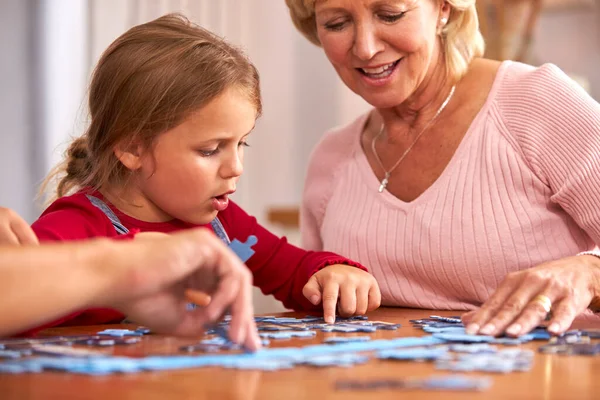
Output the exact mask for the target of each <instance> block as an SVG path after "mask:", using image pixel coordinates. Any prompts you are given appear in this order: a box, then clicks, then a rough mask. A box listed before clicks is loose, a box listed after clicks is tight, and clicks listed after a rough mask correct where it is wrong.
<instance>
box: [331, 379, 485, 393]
mask: <svg viewBox="0 0 600 400" xmlns="http://www.w3.org/2000/svg"><path fill="white" fill-rule="evenodd" d="M491 385H492V380H491V379H490V378H487V377H469V376H464V375H449V376H431V377H429V378H425V379H422V378H400V379H375V380H367V381H337V382H336V385H335V388H336V390H378V389H387V390H390V389H395V390H398V389H400V390H402V389H410V390H414V389H421V390H454V391H483V390H487V389H489V388H490V386H491Z"/></svg>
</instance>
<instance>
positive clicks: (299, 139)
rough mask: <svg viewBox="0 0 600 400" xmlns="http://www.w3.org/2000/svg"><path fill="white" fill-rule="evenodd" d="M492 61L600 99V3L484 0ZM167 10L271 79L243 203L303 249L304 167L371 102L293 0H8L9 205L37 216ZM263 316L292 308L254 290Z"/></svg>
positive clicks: (3, 100)
mask: <svg viewBox="0 0 600 400" xmlns="http://www.w3.org/2000/svg"><path fill="white" fill-rule="evenodd" d="M477 6H478V9H479V12H480V21H481V27H482V31H483V33H484V36H485V38H486V43H487V45H488V48H487V56H489V57H490V58H496V59H514V60H520V61H524V62H527V63H530V64H533V65H540V64H543V63H546V62H552V63H555V64H557V65H558V66H559V67H560V68H562V69H563V70H564V71H565V72H567V73H568V74H569V75H570V76H571V77H573V79H575V80H576V81H577V82H579V83H580V84H581V85H582V86H583V87H584V88H585V89H586V90H587V91H588V92H589V93H590V94H591V95H592V96H594V97H595V98H596V100H599V99H600V1H595V0H508V1H507V0H484V1H481V0H480V1H478V2H477ZM169 12H181V13H183V14H185V15H186V16H187V17H188V18H190V19H191V20H192V21H194V22H196V23H199V24H200V25H202V26H204V27H205V28H208V29H210V30H212V31H214V32H215V33H218V34H220V35H222V36H224V37H225V38H227V39H228V40H229V41H231V42H233V43H235V44H237V45H240V46H242V47H243V48H244V49H245V50H246V52H247V54H248V55H249V56H250V58H251V59H252V61H253V62H254V63H255V65H256V66H257V68H258V70H259V72H260V74H261V81H262V93H263V99H264V112H263V116H262V117H261V119H260V120H259V122H258V124H257V127H256V129H255V131H254V133H253V135H252V136H251V139H250V144H251V146H252V147H251V148H250V149H249V151H248V152H247V156H246V162H245V172H244V176H243V178H242V180H241V181H240V184H239V186H238V191H237V192H236V194H235V197H234V199H235V200H236V201H237V202H238V203H239V204H240V205H241V206H242V207H243V208H244V209H245V210H246V211H248V212H249V213H250V214H253V215H255V216H256V217H257V218H258V220H259V221H260V222H261V223H262V224H263V225H265V226H267V227H268V228H269V229H271V230H273V231H274V232H275V233H277V234H279V235H286V236H288V238H289V240H290V242H292V243H294V244H299V243H298V242H299V240H298V239H299V235H298V227H297V220H298V205H299V203H300V199H301V193H302V187H303V181H304V176H305V170H306V164H307V161H308V158H309V155H310V152H311V149H312V148H313V147H314V145H315V144H316V143H317V141H318V140H319V138H320V137H321V135H322V134H323V133H324V132H325V131H326V130H327V129H330V128H332V127H334V126H336V125H341V124H345V123H348V122H350V121H351V120H352V119H354V118H356V117H357V116H358V115H359V114H360V113H362V112H364V111H366V110H368V106H367V105H366V104H365V103H364V102H362V100H360V99H359V98H358V97H357V96H355V95H353V94H352V93H350V92H349V90H348V89H346V87H345V86H344V85H343V84H341V82H340V81H339V79H338V78H337V75H336V74H335V72H334V71H333V68H331V66H330V65H329V63H328V61H327V60H326V58H325V56H324V54H323V52H322V51H321V50H320V49H319V48H317V47H315V46H313V45H311V44H310V43H309V42H308V41H306V40H305V39H304V38H303V37H302V36H301V35H300V34H299V33H297V32H296V31H295V29H294V27H293V25H292V23H291V20H290V18H289V15H288V11H287V8H286V6H285V3H284V1H283V0H0V38H1V39H0V57H2V61H1V63H0V82H1V85H0V120H1V121H2V122H3V126H2V129H1V131H0V188H1V190H0V205H1V206H4V207H10V208H12V209H14V210H16V211H17V212H18V213H19V214H20V215H22V216H23V217H24V218H25V219H27V220H28V221H29V222H32V221H34V220H35V219H36V218H37V216H38V215H39V214H40V212H41V210H42V209H41V204H40V203H39V202H37V201H36V194H37V191H38V188H39V184H40V182H41V181H42V179H43V178H44V176H45V175H46V174H47V173H48V171H49V170H50V168H51V167H52V166H53V165H55V164H56V163H57V162H58V161H59V160H60V159H61V157H62V154H63V152H64V150H65V149H66V145H67V144H68V143H69V142H70V140H71V139H72V138H73V137H76V136H78V135H80V134H81V133H82V132H83V131H84V129H85V127H86V123H87V109H86V107H87V105H86V100H85V97H86V93H87V85H88V79H89V76H90V73H91V71H92V69H93V67H94V65H95V63H96V61H97V60H98V58H99V57H100V54H101V53H102V51H103V50H104V49H105V48H106V47H107V46H108V45H109V44H110V43H111V42H112V41H113V40H114V39H115V38H116V37H117V36H119V35H120V34H121V33H123V32H124V31H126V30H127V29H129V28H130V27H131V26H133V25H136V24H139V23H143V22H146V21H149V20H151V19H154V18H157V17H159V16H161V15H163V14H166V13H169ZM255 298H256V311H257V312H261V313H264V312H275V311H280V310H282V308H281V306H280V305H279V303H278V302H276V301H274V300H273V299H272V298H270V297H264V296H262V295H261V294H260V293H259V292H258V291H257V293H256V296H255Z"/></svg>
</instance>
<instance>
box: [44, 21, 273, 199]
mask: <svg viewBox="0 0 600 400" xmlns="http://www.w3.org/2000/svg"><path fill="white" fill-rule="evenodd" d="M228 88H235V89H237V90H240V91H241V93H242V94H243V95H245V96H247V98H248V100H249V101H251V102H252V103H253V104H254V106H255V107H256V111H257V116H258V115H260V112H261V109H262V105H261V99H260V88H259V76H258V71H257V70H256V68H255V67H254V65H253V64H252V63H251V62H250V61H249V60H248V59H247V57H246V56H245V55H244V54H243V53H242V51H241V50H239V49H237V48H236V47H234V46H232V45H230V44H228V43H227V42H226V41H225V40H223V39H222V38H220V37H218V36H216V35H215V34H213V33H211V32H209V31H207V30H206V29H203V28H201V27H199V26H198V25H195V24H193V23H191V22H190V21H188V20H187V19H186V18H185V17H183V16H182V15H179V14H169V15H165V16H163V17H161V18H158V19H156V20H154V21H151V22H148V23H146V24H142V25H138V26H135V27H133V28H131V29H130V30H128V31H127V32H125V33H124V34H123V35H121V36H120V37H119V38H117V39H116V40H115V41H114V42H113V43H112V44H111V45H110V46H109V47H108V49H106V51H104V53H103V54H102V56H101V58H100V60H99V61H98V64H97V66H96V68H95V70H94V73H93V76H92V80H91V83H90V88H89V111H90V118H91V120H90V125H89V127H88V128H87V130H86V132H85V133H84V134H83V136H81V137H80V138H77V139H76V140H74V141H73V143H72V144H71V145H70V147H69V148H68V150H67V153H66V159H65V160H64V162H63V163H61V164H59V165H58V166H57V167H56V168H55V169H54V171H53V172H52V173H51V174H50V176H49V177H48V178H47V179H46V184H48V183H49V182H50V181H52V180H53V179H57V180H58V179H59V183H58V186H57V188H56V195H57V196H58V197H62V196H64V195H67V194H69V193H71V192H72V191H74V190H76V189H78V188H83V187H93V188H96V189H98V188H100V187H102V186H104V185H106V184H121V185H122V184H124V183H125V182H126V179H127V178H128V177H129V171H128V170H127V169H126V168H125V167H124V166H123V165H122V164H121V163H120V161H119V160H118V159H117V157H116V156H115V154H114V149H115V147H116V146H117V145H123V146H127V145H128V144H132V143H136V144H142V145H143V146H144V148H146V149H148V148H151V146H152V144H153V141H154V139H155V138H156V137H157V136H158V135H159V134H161V133H163V132H165V131H167V130H169V129H172V128H174V127H176V126H177V125H179V124H180V123H182V122H183V121H184V120H185V119H186V118H187V117H188V116H189V115H190V114H191V113H193V112H194V111H196V110H198V109H200V108H201V107H202V106H204V105H206V104H207V103H209V102H210V101H211V100H213V99H214V98H216V97H217V96H218V95H220V94H221V93H223V92H224V91H225V90H226V89H228ZM44 187H45V186H43V188H44ZM43 188H42V190H43Z"/></svg>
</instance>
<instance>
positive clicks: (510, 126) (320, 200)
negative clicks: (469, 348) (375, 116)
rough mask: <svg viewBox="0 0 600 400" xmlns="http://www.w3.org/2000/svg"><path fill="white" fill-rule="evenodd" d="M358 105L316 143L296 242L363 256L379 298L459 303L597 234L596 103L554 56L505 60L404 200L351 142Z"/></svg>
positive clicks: (478, 299)
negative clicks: (383, 184)
mask: <svg viewBox="0 0 600 400" xmlns="http://www.w3.org/2000/svg"><path fill="white" fill-rule="evenodd" d="M367 118H368V115H367V114H365V115H363V116H361V117H359V118H358V119H357V120H356V121H354V122H353V123H351V124H350V125H348V126H345V127H343V128H339V129H335V130H333V131H331V132H329V133H327V134H326V135H325V137H324V138H323V139H322V140H321V142H320V143H319V145H318V146H317V147H316V149H315V150H314V152H313V154H312V156H311V161H310V166H309V170H308V176H307V181H306V186H305V190H304V198H303V205H302V210H301V229H302V240H303V246H304V247H306V248H307V249H311V250H328V251H332V252H336V253H338V254H342V255H344V256H346V257H349V258H351V259H354V260H356V261H358V262H360V263H362V264H363V265H366V266H367V267H368V268H369V270H370V271H371V272H372V273H373V275H374V276H375V278H376V279H377V281H378V282H379V285H380V288H381V293H382V298H383V301H382V304H383V305H395V306H405V307H418V308H432V309H453V310H468V309H473V308H475V307H476V306H479V305H481V303H482V302H484V301H485V300H486V299H487V298H488V297H489V296H490V295H491V294H492V293H493V291H494V290H495V288H496V287H497V286H498V285H499V284H500V282H501V281H502V280H503V278H504V277H505V275H506V274H508V273H509V272H512V271H518V270H522V269H526V268H530V267H533V266H536V265H538V264H540V263H543V262H545V261H549V260H555V259H559V258H563V257H567V256H573V255H575V254H577V253H578V252H581V251H584V250H590V249H593V248H594V247H595V243H596V244H598V243H600V105H599V104H598V103H597V102H595V101H594V100H593V99H592V98H591V97H590V96H589V95H587V94H586V93H585V92H584V91H583V90H582V89H581V88H580V87H579V86H578V85H577V84H576V83H574V82H573V81H571V80H570V79H569V78H568V77H567V76H566V75H565V74H564V73H563V72H562V71H560V70H559V69H558V68H557V67H556V66H553V65H544V66H542V67H540V68H534V67H531V66H527V65H524V64H520V63H515V62H504V63H503V64H502V66H501V67H500V70H499V71H498V74H497V76H496V79H495V82H494V84H493V87H492V90H491V92H490V94H489V97H488V99H487V101H486V102H485V104H484V106H483V107H482V109H481V110H480V111H479V113H478V115H477V116H476V118H475V119H474V121H473V123H472V124H471V126H470V128H469V130H468V132H467V133H466V135H465V136H464V138H463V140H462V142H461V143H460V145H459V147H458V149H457V150H456V153H455V154H454V156H453V158H452V159H451V161H450V163H449V164H448V165H447V167H446V169H445V170H444V171H443V173H442V175H441V176H440V177H439V178H438V180H437V181H436V182H434V183H433V185H432V186H431V187H429V188H428V189H427V190H426V191H425V192H424V193H423V194H422V195H421V196H420V197H418V198H417V199H415V200H414V201H412V202H409V203H406V202H403V201H401V200H399V199H398V198H396V197H394V196H393V195H391V194H390V193H389V192H383V193H378V191H377V188H378V187H379V181H378V180H377V179H376V177H375V175H374V173H373V171H372V170H371V168H370V166H369V164H368V162H367V159H366V157H365V154H364V152H363V150H362V148H361V146H360V134H361V132H362V130H363V128H364V125H365V123H366V121H367Z"/></svg>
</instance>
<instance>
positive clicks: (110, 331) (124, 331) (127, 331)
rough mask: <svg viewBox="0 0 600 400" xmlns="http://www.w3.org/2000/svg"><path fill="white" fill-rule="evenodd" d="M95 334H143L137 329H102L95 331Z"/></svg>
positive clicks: (119, 335)
mask: <svg viewBox="0 0 600 400" xmlns="http://www.w3.org/2000/svg"><path fill="white" fill-rule="evenodd" d="M96 334H97V335H101V336H102V335H104V336H114V337H123V336H143V335H144V334H143V333H141V332H137V331H132V330H131V329H105V330H103V331H100V332H97V333H96Z"/></svg>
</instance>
